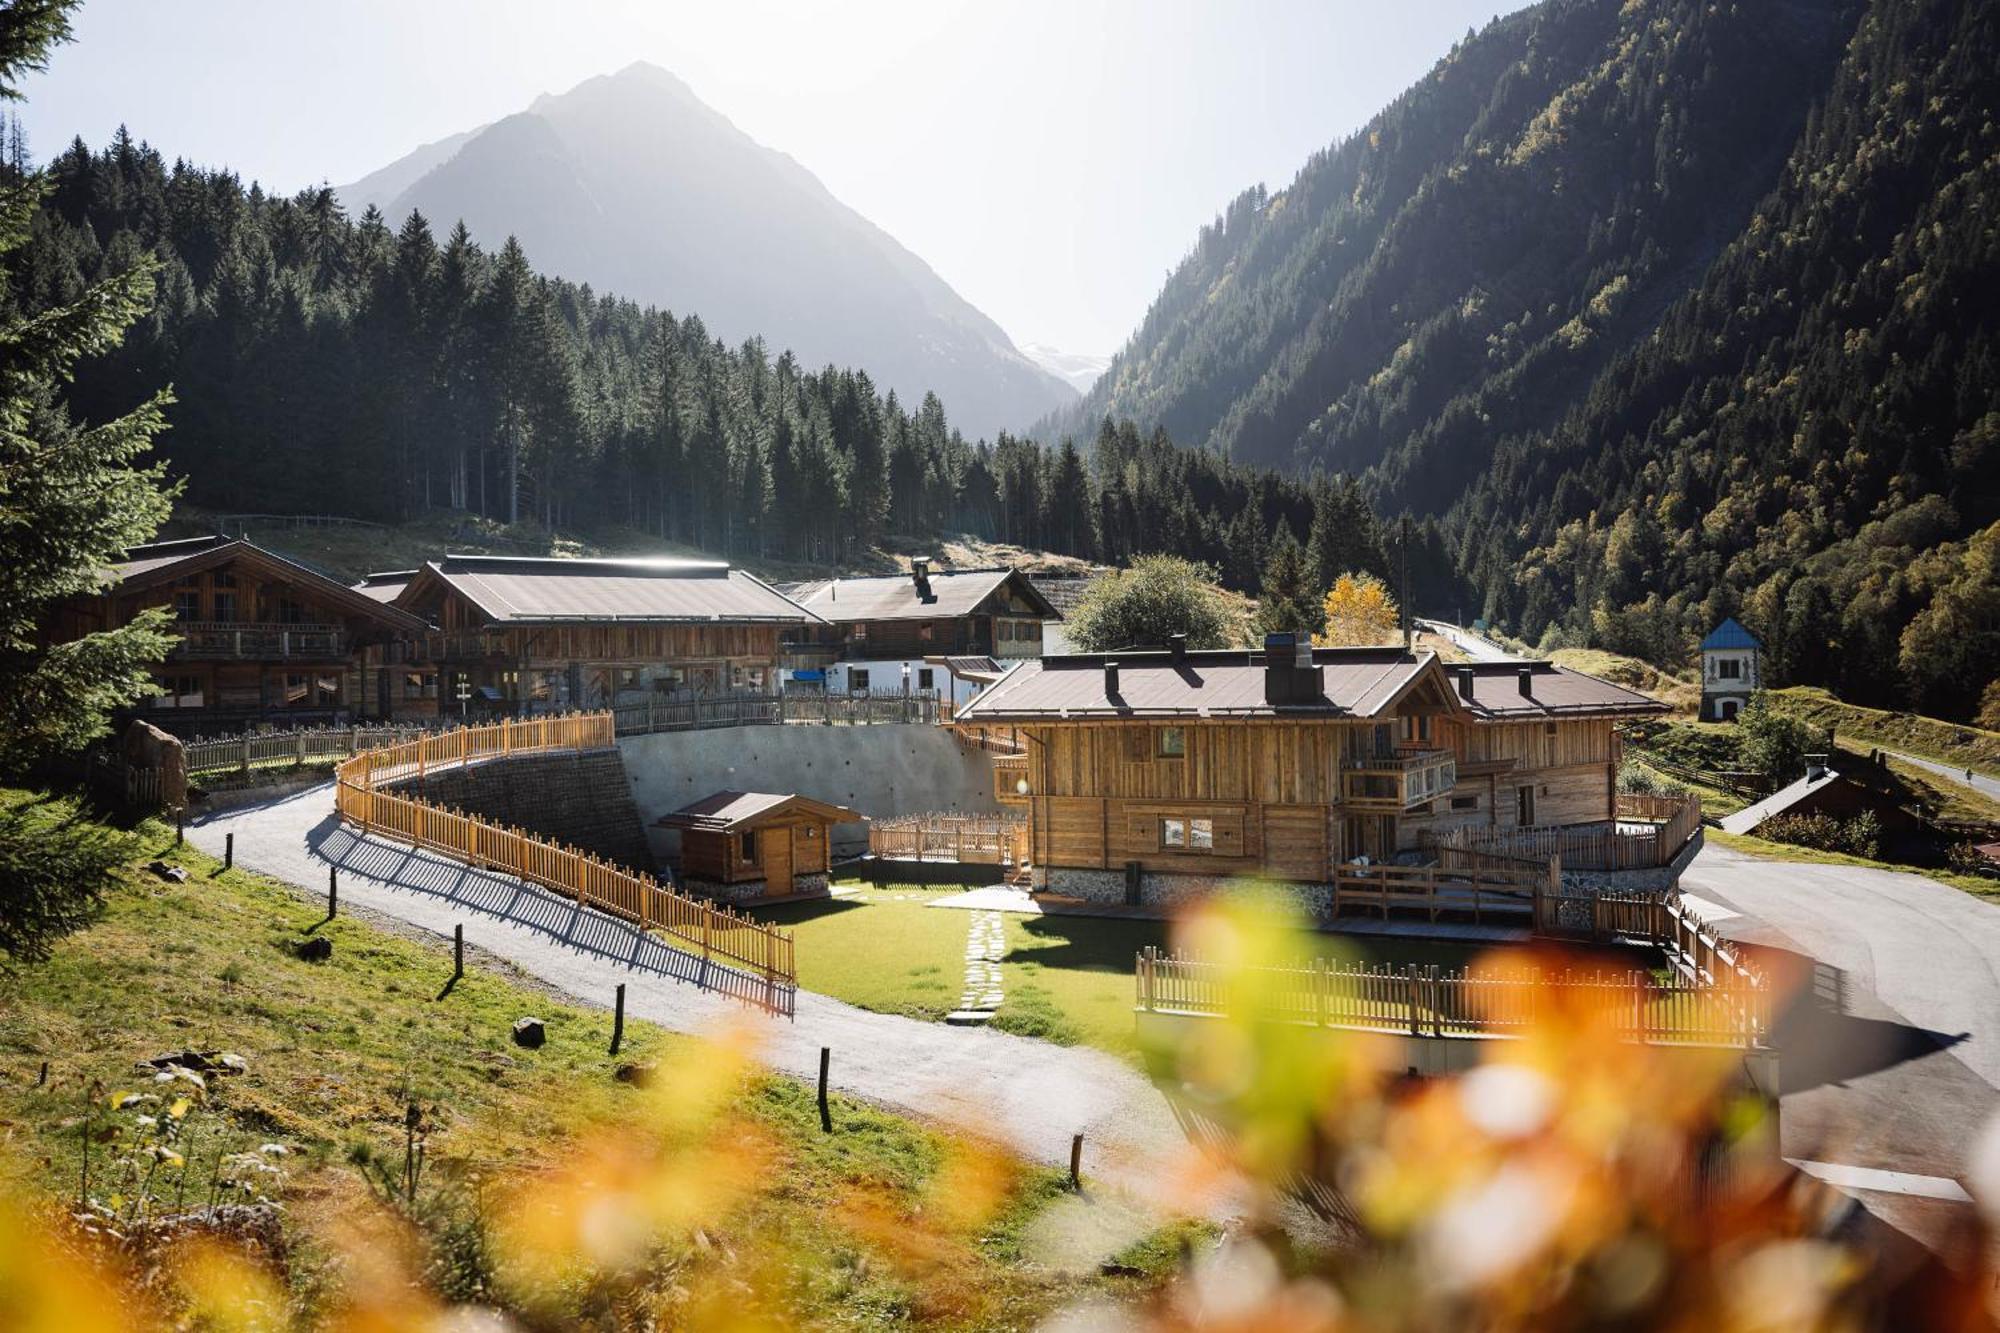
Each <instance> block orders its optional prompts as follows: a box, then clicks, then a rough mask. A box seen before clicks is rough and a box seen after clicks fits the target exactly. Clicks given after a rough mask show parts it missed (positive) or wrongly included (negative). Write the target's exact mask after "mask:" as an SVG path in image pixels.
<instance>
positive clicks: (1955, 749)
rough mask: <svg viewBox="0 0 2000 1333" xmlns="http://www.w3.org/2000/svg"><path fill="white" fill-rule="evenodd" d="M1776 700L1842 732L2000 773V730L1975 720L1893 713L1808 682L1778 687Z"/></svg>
mask: <svg viewBox="0 0 2000 1333" xmlns="http://www.w3.org/2000/svg"><path fill="white" fill-rule="evenodd" d="M1770 699H1771V704H1772V706H1773V707H1775V708H1777V709H1778V710H1779V711H1780V712H1784V713H1789V714H1791V715H1792V716H1794V717H1798V718H1803V719H1804V720H1805V721H1807V722H1810V723H1812V724H1813V725H1814V726H1816V727H1820V728H1822V729H1824V728H1826V727H1832V728H1833V729H1834V732H1835V734H1836V735H1839V736H1843V737H1847V738H1848V739H1851V740H1861V741H1866V742H1868V743H1869V744H1870V745H1879V746H1882V747H1884V748H1888V749H1895V750H1901V751H1903V752H1905V753H1907V754H1914V755H1919V756H1921V757H1923V758H1925V759H1934V760H1936V761H1938V762H1939V763H1943V764H1951V765H1953V766H1954V767H1958V768H1964V767H1967V766H1970V767H1972V768H1975V769H1978V770H1979V771H1981V772H1984V773H1988V774H1993V775H2000V732H1995V731H1984V730H1981V729H1980V728H1978V727H1975V726H1972V725H1970V724H1969V723H1960V722H1944V721H1940V720H1939V719H1937V718H1934V717H1924V716H1922V715H1921V714H1918V713H1892V712H1886V711H1884V710H1882V709H1879V708H1863V707H1861V706H1860V705H1859V704H1850V703H1843V702H1842V701H1841V700H1839V699H1836V698H1834V697H1833V696H1832V695H1831V694H1828V693H1827V692H1826V691H1825V690H1822V689H1815V688H1813V687H1811V686H1806V685H1795V686H1792V687H1791V688H1789V689H1783V690H1772V691H1771V692H1770Z"/></svg>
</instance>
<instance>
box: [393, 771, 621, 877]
mask: <svg viewBox="0 0 2000 1333" xmlns="http://www.w3.org/2000/svg"><path fill="white" fill-rule="evenodd" d="M391 785H392V786H393V787H394V788H395V789H397V790H400V791H406V792H417V793H419V794H421V795H422V796H423V797H424V799H425V800H427V801H431V802H433V803H434V804H437V805H448V806H451V807H453V808H454V809H458V810H463V811H465V812H467V813H468V814H475V815H479V816H481V817H482V818H485V819H488V820H490V821H492V822H493V823H496V824H506V825H511V826H513V827H516V828H520V829H524V830H526V831H527V832H529V833H533V834H535V835H537V836H538V837H543V838H548V839H552V840H554V841H557V842H564V843H568V844H570V845H571V846H573V847H581V848H582V849H583V850H585V851H587V852H591V853H593V854H595V855H597V856H601V857H604V858H605V859H607V860H610V861H615V862H616V863H618V864H619V865H622V866H627V867H630V868H632V869H635V870H647V871H650V870H652V869H653V868H654V861H653V854H652V851H651V850H650V849H649V848H648V847H647V845H646V835H645V831H644V830H643V829H642V828H641V827H640V824H639V809H638V807H637V806H636V805H634V804H633V802H632V787H631V784H630V783H629V782H628V781H627V780H626V777H625V764H624V761H623V760H622V759H621V758H620V756H619V753H618V751H616V750H592V751H588V752H585V753H583V754H576V753H566V754H529V755H515V756H513V757H511V758H506V759H489V760H487V761H485V762H484V763H477V764H468V765H465V766H463V767H458V768H447V769H444V770H442V771H440V772H434V773H427V774H425V775H424V778H423V782H422V785H421V787H419V784H418V782H417V781H416V779H414V778H413V779H410V780H409V781H406V782H400V783H394V784H391Z"/></svg>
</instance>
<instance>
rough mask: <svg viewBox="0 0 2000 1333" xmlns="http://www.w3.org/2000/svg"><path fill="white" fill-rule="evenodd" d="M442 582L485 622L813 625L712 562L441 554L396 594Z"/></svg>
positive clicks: (787, 603)
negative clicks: (433, 582) (470, 604)
mask: <svg viewBox="0 0 2000 1333" xmlns="http://www.w3.org/2000/svg"><path fill="white" fill-rule="evenodd" d="M432 580H439V581H442V582H443V583H444V584H446V585H448V586H449V587H451V588H452V589H454V590H455V591H457V592H458V593H459V594H460V595H462V596H463V597H465V598H466V600H468V601H470V602H471V603H472V604H473V605H474V606H476V607H478V608H479V610H480V611H481V612H482V613H483V614H484V615H485V616H486V617H487V618H488V620H489V621H491V622H493V623H506V624H559V623H563V622H566V621H583V622H590V621H619V622H635V623H648V622H652V623H659V622H686V623H704V624H707V623H721V624H743V623H751V624H764V623H771V624H795V625H796V624H812V623H816V622H817V621H818V620H819V617H817V616H815V615H814V614H813V613H812V612H810V611H808V610H806V609H805V608H804V607H802V606H800V605H799V604H798V603H797V602H794V601H792V600H791V599H790V598H788V597H786V596H785V595H784V594H783V593H781V592H779V591H778V590H777V589H776V588H773V587H772V586H771V585H770V584H768V583H765V582H764V581H763V580H762V579H759V578H756V577H755V576H753V575H750V574H747V573H745V572H744V571H742V570H740V569H731V568H730V567H729V566H728V565H727V564H726V563H723V562H721V561H712V560H648V559H629V560H559V559H553V558H545V557H538V556H529V557H522V556H501V555H447V556H446V557H445V558H444V559H442V560H433V561H431V562H430V563H429V564H427V565H425V566H424V568H423V569H422V570H420V571H418V574H417V577H416V578H415V579H414V580H413V581H412V582H411V584H410V585H409V587H408V588H406V589H405V590H404V593H403V598H404V604H405V605H408V604H409V603H410V601H411V599H412V598H413V597H414V596H415V593H416V589H417V588H418V587H420V586H421V585H424V584H426V583H429V582H431V581H432Z"/></svg>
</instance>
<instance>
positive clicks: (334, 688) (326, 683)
mask: <svg viewBox="0 0 2000 1333" xmlns="http://www.w3.org/2000/svg"><path fill="white" fill-rule="evenodd" d="M313 687H314V688H313V702H314V703H315V704H317V705H319V706H320V707H322V708H325V707H329V706H331V705H333V704H337V703H339V702H340V677H339V676H331V675H324V674H322V675H320V676H316V677H315V678H314V679H313Z"/></svg>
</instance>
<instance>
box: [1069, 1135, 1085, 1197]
mask: <svg viewBox="0 0 2000 1333" xmlns="http://www.w3.org/2000/svg"><path fill="white" fill-rule="evenodd" d="M1069 1187H1070V1190H1071V1192H1073V1193H1078V1194H1080V1193H1082V1192H1083V1135H1081V1134H1077V1135H1074V1136H1072V1137H1071V1139H1070V1141H1069Z"/></svg>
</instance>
